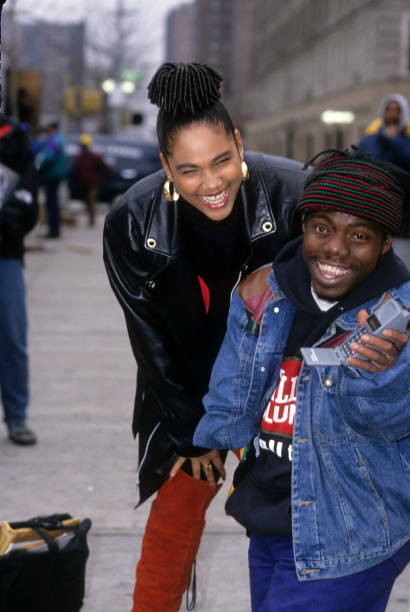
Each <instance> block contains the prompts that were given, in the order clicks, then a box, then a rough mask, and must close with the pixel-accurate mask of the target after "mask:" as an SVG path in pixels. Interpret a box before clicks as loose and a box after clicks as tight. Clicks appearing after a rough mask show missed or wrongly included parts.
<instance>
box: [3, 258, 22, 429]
mask: <svg viewBox="0 0 410 612" xmlns="http://www.w3.org/2000/svg"><path fill="white" fill-rule="evenodd" d="M28 376H29V372H28V354H27V314H26V303H25V284H24V276H23V265H22V263H21V261H20V260H18V259H8V258H3V257H0V389H1V401H2V404H3V410H4V420H5V422H6V424H7V425H8V426H11V425H13V426H15V427H19V426H20V427H21V426H22V425H24V423H25V420H26V410H27V405H28V399H29V388H28Z"/></svg>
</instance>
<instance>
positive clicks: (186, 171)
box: [182, 168, 198, 175]
mask: <svg viewBox="0 0 410 612" xmlns="http://www.w3.org/2000/svg"><path fill="white" fill-rule="evenodd" d="M195 172H198V170H195V169H194V168H193V169H192V170H183V171H182V174H184V175H186V174H195Z"/></svg>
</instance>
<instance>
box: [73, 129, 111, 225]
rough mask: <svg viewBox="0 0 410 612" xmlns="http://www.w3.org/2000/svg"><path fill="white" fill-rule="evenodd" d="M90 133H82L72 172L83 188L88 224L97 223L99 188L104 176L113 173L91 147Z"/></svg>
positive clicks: (82, 193)
mask: <svg viewBox="0 0 410 612" xmlns="http://www.w3.org/2000/svg"><path fill="white" fill-rule="evenodd" d="M92 142H93V140H92V137H91V136H90V134H81V136H80V146H81V150H80V152H79V154H78V155H77V156H76V157H75V158H74V161H73V167H72V173H73V175H74V178H75V180H76V181H77V182H78V185H79V187H80V190H81V197H82V199H83V201H84V202H85V205H86V207H87V214H88V224H89V226H90V227H93V226H94V225H95V213H96V210H97V201H98V189H99V187H100V186H101V183H102V182H103V179H104V176H110V175H112V174H113V172H112V170H111V168H110V167H109V166H108V165H107V164H106V163H105V161H104V160H103V158H102V157H101V155H99V154H98V153H96V152H95V151H92V150H91V149H90V147H91V145H92Z"/></svg>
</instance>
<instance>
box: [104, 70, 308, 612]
mask: <svg viewBox="0 0 410 612" xmlns="http://www.w3.org/2000/svg"><path fill="white" fill-rule="evenodd" d="M221 81H222V77H221V76H220V75H219V74H218V73H216V72H215V71H214V70H213V69H211V68H209V67H208V66H205V65H203V64H172V63H166V64H163V65H162V66H161V67H160V68H159V69H158V71H157V72H156V74H155V75H154V77H153V79H152V81H151V83H150V85H149V97H150V100H151V102H152V103H154V104H157V105H158V106H159V113H158V119H157V135H158V141H159V148H160V151H161V154H160V157H161V161H162V164H163V171H162V170H161V171H159V172H157V173H155V174H153V175H151V176H149V177H146V178H144V179H142V180H141V181H139V182H138V183H136V184H135V185H134V186H133V187H131V189H130V190H129V191H128V192H127V193H126V194H125V195H124V196H122V198H121V200H120V201H119V203H118V205H117V206H116V207H115V208H114V209H113V210H112V211H111V212H110V213H109V214H108V215H107V217H106V221H105V228H104V261H105V266H106V269H107V273H108V277H109V280H110V283H111V286H112V289H113V291H114V293H115V295H116V297H117V299H118V301H119V303H120V305H121V307H122V309H123V311H124V315H125V320H126V324H127V329H128V334H129V338H130V342H131V346H132V350H133V352H134V355H135V359H136V362H137V364H138V376H137V390H136V398H135V407H134V417H133V433H134V435H136V434H137V433H138V442H139V466H138V472H137V479H138V484H139V492H140V499H139V503H140V504H141V503H142V502H143V501H145V500H146V499H147V498H148V497H150V496H151V495H152V494H153V493H155V492H156V491H158V494H157V496H156V498H155V500H154V502H153V505H152V508H151V512H150V516H149V518H148V522H147V525H146V528H145V534H144V539H143V544H142V552H141V557H140V560H139V562H138V564H137V570H136V583H135V589H134V607H133V611H134V612H137V611H138V612H146V611H148V610H149V611H155V612H172V611H176V610H178V608H179V606H180V603H181V599H182V595H183V593H184V591H185V590H186V588H187V587H188V584H189V579H190V575H191V568H192V565H193V562H194V560H195V556H196V553H197V550H198V547H199V543H200V539H201V535H202V531H203V528H204V525H205V512H206V508H207V507H208V505H209V503H210V501H211V500H212V498H213V497H214V495H215V494H216V492H217V490H218V488H219V485H217V484H216V482H217V480H218V477H219V476H222V478H224V477H225V470H224V465H223V461H224V455H220V454H219V452H218V451H215V450H213V449H208V448H197V447H194V446H193V444H192V436H193V432H194V430H195V427H196V425H197V423H198V421H199V419H200V418H201V416H202V414H203V406H202V397H203V395H204V394H205V393H206V391H207V389H208V382H209V376H210V373H211V369H212V364H213V362H214V360H215V357H216V355H217V352H218V349H219V346H220V344H221V342H222V339H223V336H224V333H225V326H226V318H227V313H228V309H229V302H230V295H231V292H232V289H233V288H234V286H235V285H236V283H237V282H238V281H239V279H240V278H241V277H243V276H244V275H246V274H248V273H249V272H251V271H253V270H255V269H256V268H258V267H259V266H261V265H262V264H266V263H267V262H269V261H271V260H272V258H273V256H274V255H275V254H276V252H277V251H278V250H279V249H280V248H281V247H282V246H283V245H284V244H285V243H286V242H287V241H288V240H289V239H290V238H291V237H292V236H293V234H294V232H295V231H296V228H295V227H294V219H293V212H294V208H295V204H296V201H297V199H298V197H299V194H300V192H301V189H302V186H303V184H304V181H305V179H306V171H303V170H302V164H299V163H297V162H295V161H292V160H288V159H284V158H279V157H272V156H269V155H264V154H261V153H244V149H243V143H242V140H241V136H240V134H239V131H238V130H236V129H234V126H233V124H232V120H231V118H230V116H229V114H228V112H227V110H226V108H225V107H224V105H223V104H222V103H221V101H220V84H221Z"/></svg>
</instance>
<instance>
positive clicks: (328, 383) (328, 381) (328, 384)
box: [325, 378, 333, 388]
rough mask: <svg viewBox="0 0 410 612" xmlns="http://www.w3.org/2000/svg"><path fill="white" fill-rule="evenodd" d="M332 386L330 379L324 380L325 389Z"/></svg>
mask: <svg viewBox="0 0 410 612" xmlns="http://www.w3.org/2000/svg"><path fill="white" fill-rule="evenodd" d="M332 385H333V380H332V379H331V378H326V380H325V387H328V388H329V387H331V386H332Z"/></svg>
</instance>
